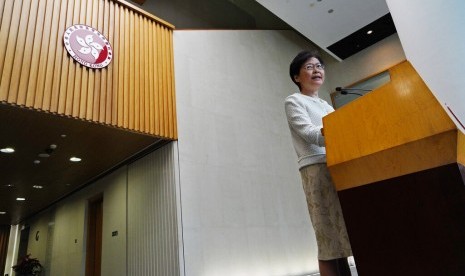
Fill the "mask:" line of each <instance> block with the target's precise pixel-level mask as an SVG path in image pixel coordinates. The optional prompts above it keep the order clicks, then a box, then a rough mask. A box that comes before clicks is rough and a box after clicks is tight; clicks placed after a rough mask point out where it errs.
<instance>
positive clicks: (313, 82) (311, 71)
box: [294, 57, 325, 93]
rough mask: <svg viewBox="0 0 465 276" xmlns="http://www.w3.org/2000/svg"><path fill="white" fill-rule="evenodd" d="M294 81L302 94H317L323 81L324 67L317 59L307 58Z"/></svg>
mask: <svg viewBox="0 0 465 276" xmlns="http://www.w3.org/2000/svg"><path fill="white" fill-rule="evenodd" d="M294 80H295V81H296V82H298V83H299V84H300V91H301V92H302V93H314V92H317V91H318V89H319V88H320V86H321V85H322V84H323V82H324V80H325V70H324V66H323V65H322V64H321V63H320V61H319V60H318V59H317V58H314V57H311V58H309V59H308V60H307V61H306V62H305V63H304V64H303V65H302V67H301V68H300V71H299V75H297V76H294Z"/></svg>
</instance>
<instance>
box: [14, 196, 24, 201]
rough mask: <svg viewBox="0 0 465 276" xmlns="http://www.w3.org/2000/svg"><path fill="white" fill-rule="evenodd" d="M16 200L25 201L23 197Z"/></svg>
mask: <svg viewBox="0 0 465 276" xmlns="http://www.w3.org/2000/svg"><path fill="white" fill-rule="evenodd" d="M16 200H17V201H25V200H26V199H25V198H24V197H17V198H16Z"/></svg>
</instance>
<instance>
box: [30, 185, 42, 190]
mask: <svg viewBox="0 0 465 276" xmlns="http://www.w3.org/2000/svg"><path fill="white" fill-rule="evenodd" d="M43 187H44V186H40V185H34V186H32V188H34V189H42V188H43Z"/></svg>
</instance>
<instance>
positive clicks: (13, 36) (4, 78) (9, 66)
mask: <svg viewBox="0 0 465 276" xmlns="http://www.w3.org/2000/svg"><path fill="white" fill-rule="evenodd" d="M21 4H22V3H15V4H14V5H13V6H12V7H11V6H10V5H8V6H6V12H8V11H9V10H10V8H12V12H11V14H10V16H11V18H9V21H10V22H9V23H10V24H9V26H8V28H5V30H2V31H1V33H0V39H1V40H3V39H5V41H2V42H0V47H2V50H0V54H1V53H3V56H2V59H1V62H0V67H1V68H0V70H1V69H2V68H3V73H2V74H0V79H1V83H0V91H3V93H1V94H2V95H0V99H6V98H7V97H8V94H9V86H10V81H11V76H12V71H13V58H14V50H15V46H16V40H17V38H18V28H19V15H20V12H21V8H22V5H21ZM5 19H6V20H7V19H8V17H5ZM2 26H3V25H2ZM5 26H6V25H5ZM3 51H5V52H3Z"/></svg>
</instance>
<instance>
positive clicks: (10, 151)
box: [0, 148, 15, 153]
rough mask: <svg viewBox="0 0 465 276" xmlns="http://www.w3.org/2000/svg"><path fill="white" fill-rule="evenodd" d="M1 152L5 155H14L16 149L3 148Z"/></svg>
mask: <svg viewBox="0 0 465 276" xmlns="http://www.w3.org/2000/svg"><path fill="white" fill-rule="evenodd" d="M0 151H1V152H3V153H13V152H15V149H14V148H3V149H0Z"/></svg>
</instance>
